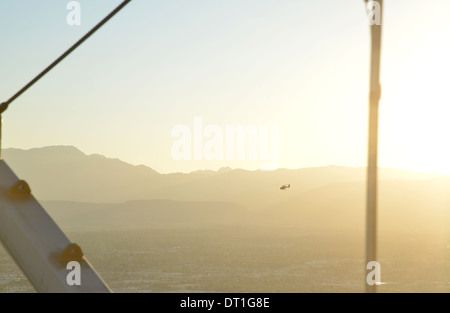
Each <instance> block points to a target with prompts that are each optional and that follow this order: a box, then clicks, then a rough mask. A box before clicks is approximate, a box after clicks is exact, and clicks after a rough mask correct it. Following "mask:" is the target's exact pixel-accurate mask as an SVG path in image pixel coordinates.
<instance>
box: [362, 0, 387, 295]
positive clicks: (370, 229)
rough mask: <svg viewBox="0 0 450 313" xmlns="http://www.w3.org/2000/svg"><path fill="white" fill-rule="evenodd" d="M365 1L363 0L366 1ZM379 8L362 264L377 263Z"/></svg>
mask: <svg viewBox="0 0 450 313" xmlns="http://www.w3.org/2000/svg"><path fill="white" fill-rule="evenodd" d="M366 1H367V0H366ZM377 2H378V3H379V4H380V12H379V14H380V16H379V21H380V23H379V25H377V24H376V23H374V24H373V25H371V26H370V28H371V39H372V40H371V41H372V52H371V69H370V96H369V151H368V167H367V212H366V264H365V265H367V264H368V263H369V262H371V261H377V187H378V186H377V181H378V111H379V110H378V108H379V102H380V96H381V86H380V61H381V21H382V10H383V1H382V0H379V1H377ZM364 284H365V285H366V292H368V293H375V292H376V285H373V286H370V285H369V284H367V283H366V277H364Z"/></svg>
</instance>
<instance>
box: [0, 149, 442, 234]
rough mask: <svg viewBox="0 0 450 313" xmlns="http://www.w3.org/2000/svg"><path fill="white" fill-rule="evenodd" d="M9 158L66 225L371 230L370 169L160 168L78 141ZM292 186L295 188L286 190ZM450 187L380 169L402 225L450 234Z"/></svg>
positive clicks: (395, 220) (388, 214) (385, 195)
mask: <svg viewBox="0 0 450 313" xmlns="http://www.w3.org/2000/svg"><path fill="white" fill-rule="evenodd" d="M3 157H4V159H5V161H6V162H7V163H8V164H9V166H10V167H11V168H12V169H13V170H14V171H15V172H16V174H17V175H18V176H19V177H20V178H21V179H24V180H26V181H27V182H28V183H29V185H30V187H31V189H32V192H33V194H34V196H35V197H36V198H37V199H39V200H40V201H41V203H42V204H43V205H44V207H46V209H47V210H48V211H49V212H50V214H51V215H52V216H53V217H54V218H55V219H56V220H57V221H58V222H60V223H62V225H64V226H65V227H94V228H95V227H102V228H120V227H126V228H127V227H165V226H177V225H188V226H193V225H217V224H219V225H220V224H248V223H250V224H254V223H257V224H264V225H288V226H295V227H303V228H306V229H311V230H330V229H333V230H342V231H347V230H362V229H363V228H364V212H365V211H364V208H365V174H366V169H365V168H350V167H339V166H326V167H317V168H304V169H295V170H291V169H278V170H275V171H270V172H268V171H247V170H242V169H230V168H223V169H221V170H219V171H196V172H192V173H188V174H184V173H172V174H160V173H158V172H157V171H155V170H153V169H152V168H150V167H147V166H144V165H139V166H134V165H131V164H128V163H126V162H123V161H121V160H118V159H111V158H107V157H104V156H101V155H86V154H84V153H83V152H81V151H80V150H78V149H77V148H75V147H71V146H54V147H45V148H36V149H30V150H22V149H5V150H4V151H3ZM283 184H291V188H290V189H288V190H286V191H282V190H280V186H281V185H283ZM449 187H450V178H449V177H447V176H443V175H438V174H424V173H416V172H411V171H404V170H395V169H380V195H379V203H380V205H379V207H380V221H381V222H382V223H380V224H382V225H383V227H384V228H386V229H390V230H393V231H397V230H408V231H414V230H415V231H418V230H421V231H433V232H436V231H443V229H442V227H440V226H439V225H441V224H443V221H445V220H447V217H448V214H447V213H446V212H447V208H448V207H449V205H448V204H449V201H448V197H447V193H448V192H447V190H449ZM411 225H414V227H412V226H411Z"/></svg>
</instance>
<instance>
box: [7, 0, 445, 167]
mask: <svg viewBox="0 0 450 313" xmlns="http://www.w3.org/2000/svg"><path fill="white" fill-rule="evenodd" d="M69 2H70V1H65V0H40V1H32V0H14V1H1V2H0V38H1V39H2V45H1V47H2V49H0V74H1V77H0V101H6V100H7V99H8V98H9V97H11V96H12V95H13V94H14V93H15V92H16V91H18V90H19V89H20V88H21V87H22V86H23V85H25V84H26V83H27V82H28V81H30V80H31V79H32V78H33V77H34V76H36V75H37V74H38V73H39V72H40V71H41V70H42V69H43V68H45V67H46V66H47V65H48V64H50V63H51V62H52V61H53V60H54V59H56V58H57V57H58V56H59V55H60V54H61V53H63V52H64V51H65V50H66V49H67V48H68V47H69V46H70V45H72V44H73V43H74V42H75V41H76V40H78V39H79V38H80V37H81V36H83V35H84V34H85V33H86V32H87V31H89V29H90V28H91V27H93V26H94V25H95V24H96V23H97V22H98V21H99V20H100V19H102V18H103V17H104V16H106V15H107V14H108V13H109V12H110V11H111V10H112V9H114V8H115V6H117V5H118V4H119V3H120V1H115V0H95V1H92V0H91V1H88V0H80V1H78V2H79V3H80V5H81V25H79V26H70V25H68V24H67V22H66V18H67V15H68V14H69V13H70V11H69V10H67V8H66V5H67V4H68V3H69ZM384 11H385V14H384V20H383V27H384V29H383V31H384V33H383V35H384V37H383V52H382V72H381V81H382V86H383V95H382V100H381V104H380V158H379V162H380V166H382V167H391V168H401V169H410V170H416V171H425V172H440V173H450V161H449V160H450V145H449V144H448V136H449V134H450V123H449V122H448V120H449V119H450V96H449V93H448V91H447V90H448V86H449V83H450V79H449V75H448V73H449V71H450V61H449V58H448V55H450V18H449V17H450V1H447V0H429V1H419V0H408V1H406V0H395V1H394V0H391V1H389V0H385V7H384ZM369 60H370V32H369V26H368V21H367V16H366V11H365V7H364V2H363V1H353V0H342V1H335V0H334V1H333V0H320V1H317V0H283V1H279V0H245V1H242V0H226V1H225V0H222V1H219V0H214V1H211V0H189V1H180V0H164V1H148V0H133V1H132V2H131V3H130V4H129V5H128V6H127V7H126V8H125V9H124V10H123V11H121V12H120V13H119V14H118V15H117V16H116V17H115V18H114V19H113V20H111V21H110V22H109V23H108V24H106V25H105V26H104V27H103V28H102V29H100V30H99V31H98V33H96V34H95V35H94V36H93V37H91V38H90V39H89V40H88V41H87V42H86V43H85V44H84V45H82V46H81V47H80V48H79V49H77V50H76V51H75V52H74V53H73V54H72V55H70V56H69V57H68V58H67V59H66V60H65V61H64V62H63V63H61V64H60V65H59V66H58V67H57V68H55V69H54V70H53V71H52V72H50V73H49V74H48V75H47V76H45V77H44V78H43V79H42V80H41V81H40V82H39V83H38V84H36V85H35V86H33V87H32V88H31V89H30V90H29V91H27V92H26V93H25V94H24V95H23V96H21V97H20V98H19V99H18V100H17V101H15V102H14V103H13V104H12V105H11V106H10V108H9V109H8V111H7V112H5V113H4V114H3V121H4V124H3V146H4V147H5V148H8V147H14V148H22V149H29V148H34V147H43V146H52V145H72V146H76V147H77V148H79V149H80V150H82V151H83V152H85V153H87V154H102V155H105V156H108V157H113V158H119V159H121V160H123V161H125V162H129V163H131V164H136V165H137V164H145V165H147V166H150V167H152V168H153V169H155V170H157V171H159V172H161V173H169V172H190V171H194V170H199V169H214V170H215V169H218V168H220V167H224V166H230V167H232V168H245V169H250V170H256V169H261V168H263V163H264V164H265V163H267V162H265V161H266V160H262V159H263V155H262V153H261V151H260V150H258V153H257V156H256V158H253V159H251V158H250V154H251V153H250V152H249V151H250V150H251V149H252V148H251V147H252V146H251V144H250V143H249V142H247V143H244V144H243V146H244V149H246V150H245V152H246V154H245V156H244V157H243V158H241V159H239V158H238V156H237V153H236V154H233V153H231V154H230V149H231V148H230V147H231V146H229V145H227V143H226V138H225V137H226V130H227V127H238V126H242V127H244V128H245V127H246V128H252V127H253V129H257V130H258V132H257V133H256V137H255V138H257V139H258V144H259V145H258V147H260V146H261V145H262V143H261V142H265V143H266V144H267V145H268V146H267V147H268V149H269V150H271V154H270V155H269V158H270V161H273V160H274V159H275V158H276V161H277V162H276V167H280V168H303V167H315V166H327V165H342V166H354V167H359V166H365V164H366V161H367V127H368V126H367V125H368V124H367V122H368V92H369V91H368V86H369V81H368V78H369ZM199 121H200V122H201V125H200V126H199ZM199 129H200V131H198V130H199ZM263 129H265V130H266V132H265V133H264V132H263ZM176 130H178V132H177V131H176ZM275 130H276V131H275ZM182 131H184V133H183V132H182ZM188 131H189V132H190V134H189V135H190V136H188V133H187V132H188ZM208 134H209V136H210V137H208ZM219 134H222V135H223V136H224V137H222V138H221V137H220V136H219ZM174 135H175V136H174ZM265 135H267V136H265ZM272 135H273V136H272ZM271 136H272V137H271ZM214 138H215V139H216V141H213V139H214ZM218 138H221V139H222V140H218ZM272 138H276V140H275V139H274V140H275V141H271V140H269V139H272ZM189 139H190V141H189ZM208 142H209V143H210V144H209V146H208ZM180 143H182V144H184V145H181V146H182V147H184V148H183V149H182V151H183V153H185V154H183V155H184V159H183V158H182V159H181V160H178V159H179V157H178V158H177V154H176V153H175V154H174V146H175V147H178V146H180ZM212 143H214V144H215V145H212ZM187 146H190V151H188V150H186V149H185V148H186V147H187ZM211 146H213V147H215V149H216V150H214V151H215V152H217V148H218V147H220V148H221V152H222V155H223V156H224V160H214V156H218V155H220V153H218V154H214V153H213V156H211V155H210V154H211V153H210V154H209V155H208V153H207V152H205V150H204V149H206V148H208V147H209V148H211ZM199 147H200V148H199ZM205 147H206V148H205ZM197 148H198V149H197ZM271 148H273V149H271ZM196 149H197V150H196ZM235 149H236V150H237V149H238V148H236V147H235ZM177 151H180V150H177ZM195 151H197V152H198V153H197V155H195ZM187 152H190V153H187ZM210 152H211V151H210ZM231 152H232V151H231ZM227 153H229V154H230V157H229V158H228V159H227V158H226V157H225V156H226V154H227ZM187 155H190V158H188V157H187ZM275 155H276V156H275ZM196 156H197V157H196ZM266 157H267V155H266ZM210 159H213V160H210ZM263 161H264V162H263ZM272 163H273V162H272ZM272 165H273V164H272Z"/></svg>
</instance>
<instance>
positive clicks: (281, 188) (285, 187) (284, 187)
mask: <svg viewBox="0 0 450 313" xmlns="http://www.w3.org/2000/svg"><path fill="white" fill-rule="evenodd" d="M288 188H291V184H288V185H283V186H281V187H280V190H287V189H288Z"/></svg>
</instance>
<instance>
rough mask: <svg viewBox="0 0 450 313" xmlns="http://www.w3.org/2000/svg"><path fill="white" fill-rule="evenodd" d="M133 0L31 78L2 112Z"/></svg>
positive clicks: (0, 107)
mask: <svg viewBox="0 0 450 313" xmlns="http://www.w3.org/2000/svg"><path fill="white" fill-rule="evenodd" d="M130 2H131V0H124V1H123V2H122V3H121V4H120V5H119V6H118V7H117V8H116V9H114V11H112V12H111V13H110V14H108V16H106V17H105V18H104V19H103V20H101V21H100V23H98V24H97V25H96V26H95V27H94V28H92V29H91V30H90V31H89V32H88V33H87V34H86V35H84V36H83V37H82V38H81V39H80V40H78V41H77V42H76V43H75V44H74V45H73V46H72V47H70V48H69V49H68V50H67V51H66V52H64V53H63V54H62V55H61V56H60V57H59V58H58V59H56V60H55V61H54V62H53V63H52V64H50V65H49V66H48V67H47V68H46V69H44V70H43V71H42V72H41V73H39V75H37V76H36V77H35V78H34V79H33V80H31V81H30V82H29V83H28V84H27V85H25V86H24V87H23V88H22V89H20V90H19V91H18V92H17V93H16V94H14V95H13V96H12V97H11V98H10V99H9V100H8V101H6V102H3V103H2V104H0V114H2V113H3V112H4V111H6V109H7V108H8V106H9V105H10V104H11V103H12V102H13V101H14V100H16V99H17V98H18V97H19V96H20V95H22V94H23V93H24V92H25V91H27V90H28V89H29V88H30V87H31V86H33V85H34V84H35V83H36V82H37V81H38V80H40V79H41V78H42V77H43V76H44V75H45V74H47V73H48V72H50V71H51V70H52V69H53V68H54V67H55V66H56V65H58V64H59V63H60V62H61V61H62V60H64V59H65V58H66V57H67V56H68V55H69V54H70V53H72V52H73V51H74V50H75V49H76V48H78V47H79V46H80V45H81V44H82V43H83V42H85V41H86V40H87V39H88V38H89V37H90V36H92V35H93V34H94V33H95V32H96V31H97V30H98V29H99V28H100V27H102V26H103V25H104V24H106V23H107V22H108V21H109V20H110V19H111V18H112V17H113V16H114V15H116V14H117V13H118V12H119V11H120V10H122V9H123V8H124V7H125V6H126V5H127V4H128V3H130Z"/></svg>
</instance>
